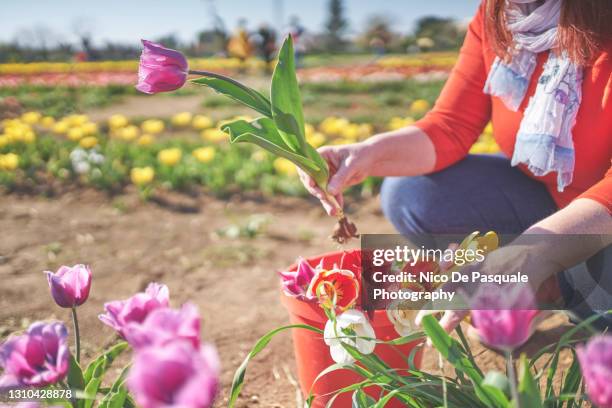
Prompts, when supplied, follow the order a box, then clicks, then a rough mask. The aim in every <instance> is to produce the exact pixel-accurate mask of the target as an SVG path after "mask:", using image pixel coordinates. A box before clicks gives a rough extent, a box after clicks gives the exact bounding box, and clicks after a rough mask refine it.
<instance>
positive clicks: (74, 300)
mask: <svg viewBox="0 0 612 408" xmlns="http://www.w3.org/2000/svg"><path fill="white" fill-rule="evenodd" d="M45 274H46V275H47V281H48V282H49V288H51V295H52V296H53V300H55V303H57V305H58V306H60V307H67V308H71V307H75V306H80V305H82V304H83V303H85V301H86V300H87V298H88V297H89V290H90V289H91V269H89V267H88V266H85V265H74V266H72V267H70V266H62V267H61V268H59V269H58V271H57V272H56V273H53V272H51V271H45Z"/></svg>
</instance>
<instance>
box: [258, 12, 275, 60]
mask: <svg viewBox="0 0 612 408" xmlns="http://www.w3.org/2000/svg"><path fill="white" fill-rule="evenodd" d="M257 49H258V51H259V55H260V56H261V58H263V60H264V61H265V62H266V72H271V71H272V65H271V62H272V61H273V60H274V52H275V51H276V32H275V31H274V29H272V27H270V26H269V25H268V24H265V23H264V24H262V25H261V26H259V29H258V30H257Z"/></svg>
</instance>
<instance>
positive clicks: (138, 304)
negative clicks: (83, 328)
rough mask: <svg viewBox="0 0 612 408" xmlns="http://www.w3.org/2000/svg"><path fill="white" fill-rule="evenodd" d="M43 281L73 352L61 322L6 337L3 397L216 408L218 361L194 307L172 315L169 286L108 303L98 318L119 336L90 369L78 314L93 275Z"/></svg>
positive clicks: (1, 354) (1, 358)
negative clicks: (120, 362) (67, 318)
mask: <svg viewBox="0 0 612 408" xmlns="http://www.w3.org/2000/svg"><path fill="white" fill-rule="evenodd" d="M46 274H47V278H48V282H49V287H50V290H51V295H52V296H53V299H54V300H55V303H56V304H57V305H58V306H60V307H62V308H66V309H69V310H70V311H71V313H72V320H73V328H74V330H73V331H74V348H73V351H71V350H70V345H69V342H68V329H67V328H66V326H65V324H64V323H63V322H59V321H52V322H44V321H41V322H36V323H33V324H32V325H31V326H30V327H29V328H28V329H27V330H26V331H25V333H22V334H13V335H11V336H9V338H8V339H7V340H6V341H4V343H2V344H1V345H0V368H1V369H2V373H1V376H0V395H6V396H7V397H8V399H9V400H15V401H17V400H39V401H41V403H45V404H47V405H52V406H66V407H73V408H91V407H93V406H94V404H95V405H97V406H98V407H101V408H119V407H135V406H140V407H144V408H155V407H162V406H163V407H171V406H177V407H178V406H181V407H191V408H209V407H211V406H212V404H213V402H214V399H215V397H216V395H217V391H218V386H219V374H220V364H219V358H218V356H217V352H216V349H215V348H214V346H213V345H211V344H208V343H203V342H202V341H201V336H200V316H199V313H198V310H197V307H196V306H195V305H193V304H190V303H187V304H184V305H183V306H182V307H181V308H180V309H172V308H170V307H169V292H168V287H167V286H165V285H162V284H158V283H151V284H149V285H148V287H147V288H146V290H145V291H144V292H141V293H137V294H136V295H134V296H132V297H131V298H129V299H126V300H115V301H112V302H108V303H106V304H105V305H104V309H105V313H103V314H101V315H100V316H99V318H100V320H101V321H102V323H104V324H106V325H108V326H110V327H111V328H113V329H114V330H115V331H116V333H117V334H118V341H117V342H115V344H114V345H113V346H111V347H110V348H109V349H108V350H106V351H104V352H103V353H102V354H100V355H98V356H94V357H93V358H92V359H91V360H90V361H89V363H87V364H86V363H85V362H84V361H83V359H82V358H81V357H82V356H81V354H82V353H81V334H80V331H79V324H78V318H77V309H78V308H79V307H81V306H82V305H83V304H84V303H85V302H86V301H87V298H88V297H89V292H90V288H91V282H92V272H91V270H90V268H89V267H87V266H85V265H75V266H72V267H68V266H62V267H61V268H60V269H59V270H58V271H57V272H56V273H53V272H46ZM129 348H131V349H132V351H133V353H132V358H131V361H128V362H127V364H126V365H125V366H124V367H123V369H122V370H121V371H120V373H119V375H118V376H117V377H116V378H114V379H109V378H108V377H107V374H108V372H109V369H110V368H111V365H112V364H113V362H114V361H115V360H117V359H118V358H119V357H120V355H121V354H122V353H124V352H125V351H126V350H128V349H129ZM105 383H108V384H110V386H106V385H105ZM34 406H36V404H35V405H34Z"/></svg>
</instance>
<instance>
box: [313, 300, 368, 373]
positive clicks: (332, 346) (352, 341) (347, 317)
mask: <svg viewBox="0 0 612 408" xmlns="http://www.w3.org/2000/svg"><path fill="white" fill-rule="evenodd" d="M342 329H351V330H352V331H353V332H354V333H355V334H354V335H349V334H345V333H344V332H343V331H342ZM323 338H324V340H325V344H327V345H328V346H329V352H330V354H331V358H332V360H334V361H335V362H336V363H339V364H350V363H352V362H353V361H355V359H354V358H353V357H352V356H351V355H350V354H349V353H348V352H347V351H346V350H345V349H344V347H343V346H342V342H344V343H345V344H348V345H350V346H353V347H355V348H356V349H357V350H359V352H360V353H361V354H370V353H372V352H373V351H374V347H376V340H375V338H376V334H375V333H374V329H373V328H372V325H371V324H370V322H369V321H368V318H367V317H366V316H365V315H364V314H363V313H362V312H360V311H358V310H355V309H350V310H347V311H346V312H344V313H342V314H341V315H339V316H338V317H337V318H336V325H335V328H334V323H333V322H332V321H331V320H328V321H327V323H326V324H325V330H324V333H323Z"/></svg>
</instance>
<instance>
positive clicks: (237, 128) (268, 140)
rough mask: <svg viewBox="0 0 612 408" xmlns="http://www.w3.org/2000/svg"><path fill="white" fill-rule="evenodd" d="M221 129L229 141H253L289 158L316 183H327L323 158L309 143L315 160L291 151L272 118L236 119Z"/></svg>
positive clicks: (326, 170) (326, 169) (273, 152)
mask: <svg viewBox="0 0 612 408" xmlns="http://www.w3.org/2000/svg"><path fill="white" fill-rule="evenodd" d="M222 130H223V131H224V132H227V133H228V134H229V136H230V142H231V143H243V142H247V143H254V144H256V145H258V146H259V147H262V148H264V149H266V150H267V151H269V152H270V153H272V154H275V155H277V156H281V157H284V158H285V159H287V160H290V161H291V162H293V163H294V164H295V165H296V166H298V167H300V168H301V169H302V170H304V171H305V172H306V173H308V175H310V176H311V177H312V178H313V179H314V180H315V181H316V182H317V184H319V185H325V184H326V183H327V178H328V174H329V171H328V168H327V164H326V163H325V160H323V158H322V157H321V156H320V155H319V153H317V152H316V150H314V149H313V148H312V147H311V146H310V145H307V149H308V148H309V149H312V151H310V156H313V157H316V158H317V159H316V160H313V159H311V158H310V157H309V156H306V155H302V154H299V153H295V152H293V151H292V150H291V149H290V148H289V146H287V144H286V143H285V140H284V139H283V138H282V137H281V135H280V133H279V132H278V129H277V128H276V126H275V124H274V122H273V121H272V120H270V119H268V118H259V119H256V120H254V121H252V122H247V121H245V120H236V121H234V122H230V123H227V124H225V125H224V126H223V128H222Z"/></svg>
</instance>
